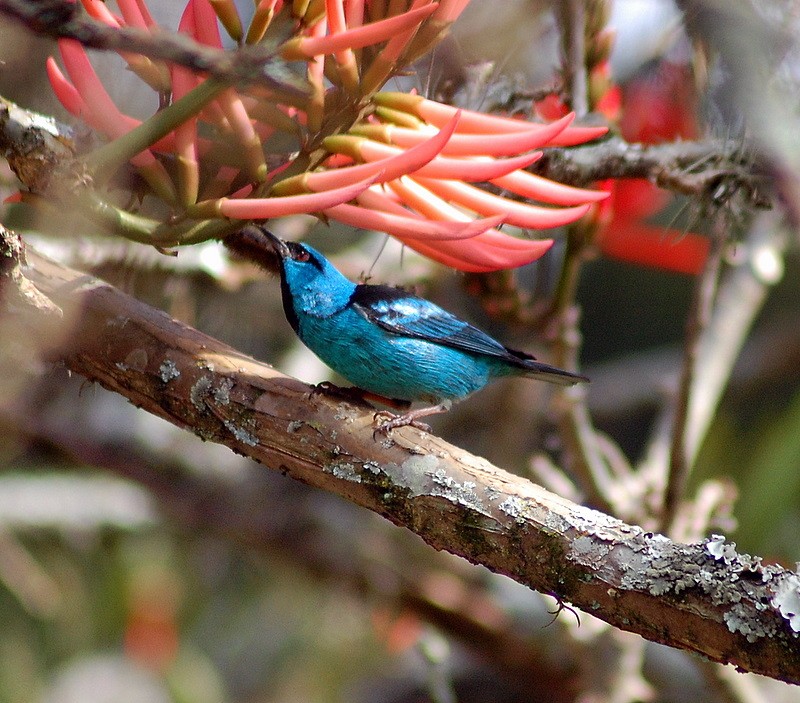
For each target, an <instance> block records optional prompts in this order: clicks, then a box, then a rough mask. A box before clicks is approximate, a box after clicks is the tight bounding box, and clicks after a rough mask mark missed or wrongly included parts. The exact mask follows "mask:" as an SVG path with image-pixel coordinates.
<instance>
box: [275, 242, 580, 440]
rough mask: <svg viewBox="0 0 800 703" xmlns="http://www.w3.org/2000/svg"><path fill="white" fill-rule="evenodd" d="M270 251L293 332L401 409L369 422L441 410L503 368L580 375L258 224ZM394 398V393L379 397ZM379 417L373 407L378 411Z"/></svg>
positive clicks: (537, 374)
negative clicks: (359, 279) (350, 273)
mask: <svg viewBox="0 0 800 703" xmlns="http://www.w3.org/2000/svg"><path fill="white" fill-rule="evenodd" d="M261 232H263V233H264V234H265V235H266V236H267V239H268V241H269V243H270V244H271V247H272V249H273V250H274V252H275V253H276V254H277V255H278V258H279V267H280V276H281V294H282V298H283V309H284V312H285V313H286V318H287V319H288V321H289V324H291V326H292V328H293V329H294V331H295V332H296V333H297V335H298V337H300V339H301V340H302V341H303V343H304V344H305V345H306V346H307V347H308V348H309V349H311V351H313V352H314V353H315V354H316V355H317V356H318V357H319V358H320V359H322V360H323V361H324V362H325V363H326V364H328V366H330V367H331V368H332V369H334V370H335V371H337V372H338V373H339V374H341V375H342V376H344V377H345V378H346V379H347V380H348V381H350V382H351V383H353V384H354V385H355V386H357V387H358V388H360V389H362V390H364V391H367V392H368V393H370V394H373V395H377V396H381V398H382V399H391V400H394V401H402V403H400V404H398V403H394V404H395V405H400V406H401V407H404V408H405V409H407V408H408V407H409V406H410V403H411V401H423V402H425V403H429V404H430V405H429V406H428V407H424V408H419V409H417V410H411V411H408V412H405V413H404V414H402V415H394V414H392V413H388V412H385V411H383V412H381V413H380V415H383V416H386V417H389V419H388V420H385V421H384V422H382V423H380V425H379V426H378V430H377V431H381V432H384V433H385V432H388V431H389V430H390V429H392V428H394V427H401V426H403V425H413V426H416V427H420V428H422V429H429V428H428V427H427V426H426V425H424V424H423V423H421V422H419V421H418V418H420V417H424V416H426V415H432V414H434V413H441V412H446V411H447V410H449V409H450V407H451V405H452V402H453V401H455V400H460V399H462V398H465V397H466V396H468V395H470V393H474V392H475V391H477V390H480V389H481V388H483V387H484V386H485V385H486V384H488V383H490V382H491V381H493V380H495V379H497V378H502V377H504V376H530V377H533V378H539V379H542V380H544V381H550V382H552V383H558V384H561V385H572V384H575V383H577V382H579V381H587V380H588V379H587V378H586V377H584V376H579V375H577V374H573V373H570V372H568V371H563V370H561V369H558V368H556V367H554V366H549V365H547V364H543V363H540V362H538V361H536V360H535V359H534V358H533V357H532V356H531V355H529V354H526V353H525V352H519V351H514V350H513V349H508V348H507V347H505V346H503V345H502V344H500V342H498V341H496V340H495V339H493V338H492V337H490V336H489V335H488V334H486V333H485V332H481V330H479V329H477V328H476V327H473V326H472V325H470V324H469V323H468V322H465V321H463V320H460V319H459V318H458V317H456V316H455V315H453V314H451V313H449V312H447V311H446V310H443V309H442V308H440V307H439V306H438V305H435V304H434V303H431V302H430V301H428V300H425V299H424V298H419V297H417V296H415V295H412V294H411V293H408V292H406V291H403V290H400V289H397V288H391V287H389V286H380V285H367V284H355V283H353V282H352V281H350V280H348V279H347V278H345V277H344V276H343V275H342V274H341V273H340V272H339V271H338V270H337V269H336V268H334V266H333V264H331V263H330V261H328V260H327V259H326V258H325V257H324V256H323V255H322V254H320V253H319V252H318V251H317V250H316V249H313V248H312V247H310V246H308V245H307V244H299V243H297V242H286V241H283V240H282V239H279V238H278V237H276V236H275V235H273V234H271V233H270V232H267V231H266V230H263V229H262V230H261ZM387 404H388V405H392V404H393V403H387ZM376 420H377V416H376Z"/></svg>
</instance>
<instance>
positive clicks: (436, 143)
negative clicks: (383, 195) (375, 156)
mask: <svg viewBox="0 0 800 703" xmlns="http://www.w3.org/2000/svg"><path fill="white" fill-rule="evenodd" d="M457 124H458V114H456V115H455V116H454V117H453V119H452V120H451V121H450V122H449V123H448V124H446V125H445V126H444V127H442V129H441V130H439V132H438V133H437V134H434V135H433V136H432V137H431V138H430V139H428V140H426V141H424V142H422V143H421V144H418V145H417V146H415V147H412V148H411V149H406V150H397V151H396V152H395V153H394V155H393V156H391V157H389V158H386V159H383V160H380V161H374V162H371V163H366V164H358V165H357V166H346V167H344V168H337V169H332V170H329V171H317V172H314V173H309V174H304V175H302V176H299V177H297V178H296V179H287V180H285V181H281V182H280V183H277V184H276V185H275V187H274V188H273V192H275V193H277V194H279V195H280V194H288V193H289V192H292V189H294V188H295V187H297V186H298V185H300V184H302V186H301V187H303V188H307V189H309V190H313V191H321V190H327V189H329V188H333V187H338V186H342V185H346V184H348V183H354V182H356V181H360V180H363V179H364V178H368V177H371V176H375V175H378V174H380V175H379V176H378V180H377V181H376V182H377V183H384V182H386V181H391V180H394V179H395V178H399V177H400V176H402V175H404V174H406V173H412V172H414V171H417V170H419V169H420V168H421V167H422V166H424V165H425V164H427V163H428V162H429V161H430V160H431V159H433V158H434V157H435V156H436V155H437V154H438V153H439V152H441V150H442V148H443V147H444V145H445V144H447V140H448V139H450V136H451V135H452V134H453V131H454V130H455V128H456V125H457Z"/></svg>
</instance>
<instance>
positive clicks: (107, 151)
mask: <svg viewBox="0 0 800 703" xmlns="http://www.w3.org/2000/svg"><path fill="white" fill-rule="evenodd" d="M227 87H228V84H227V83H223V82H222V81H219V80H216V79H215V78H209V79H208V80H206V81H204V82H203V83H201V84H200V85H198V86H197V87H196V88H194V89H193V90H191V91H189V92H188V93H186V95H184V96H183V97H182V98H181V99H180V100H178V101H176V102H174V103H172V105H170V106H169V107H166V108H164V109H163V110H161V111H160V112H157V113H156V114H155V115H153V116H152V117H150V118H149V119H147V120H145V121H144V122H142V124H140V125H139V126H138V127H136V128H135V129H132V130H131V131H130V132H128V133H127V134H124V135H123V136H121V137H120V138H119V139H115V140H114V141H112V142H109V143H108V144H105V145H104V146H101V147H100V148H99V149H95V150H94V151H93V152H91V153H89V154H87V155H86V156H85V157H84V158H83V162H84V164H85V165H86V166H87V168H88V169H89V171H90V172H91V173H93V174H94V176H95V178H99V177H102V176H103V175H106V174H108V173H111V172H113V171H115V170H116V169H117V168H119V167H120V166H121V165H122V164H124V163H126V162H127V161H130V159H131V158H133V157H134V156H136V154H138V153H140V152H142V151H144V150H145V149H147V148H148V147H149V146H150V145H151V144H153V143H154V142H157V141H158V140H159V139H161V138H162V137H165V136H166V135H167V134H169V133H170V132H171V131H172V130H174V129H175V128H176V127H177V126H178V125H181V124H183V123H184V122H186V120H188V119H190V118H192V117H194V116H195V115H197V113H198V112H200V110H202V109H203V108H204V107H205V106H206V105H208V103H210V102H211V101H212V100H213V99H214V98H215V97H217V95H219V94H220V93H221V92H222V91H223V90H225V89H226V88H227Z"/></svg>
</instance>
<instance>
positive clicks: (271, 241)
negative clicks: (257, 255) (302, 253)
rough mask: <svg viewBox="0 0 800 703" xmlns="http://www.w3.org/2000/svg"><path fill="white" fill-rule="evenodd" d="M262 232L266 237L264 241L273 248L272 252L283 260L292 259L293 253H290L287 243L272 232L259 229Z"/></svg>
mask: <svg viewBox="0 0 800 703" xmlns="http://www.w3.org/2000/svg"><path fill="white" fill-rule="evenodd" d="M258 229H259V230H260V232H261V233H262V234H263V235H264V239H265V241H266V243H267V244H268V245H269V246H271V247H272V250H273V251H274V252H275V253H276V254H277V255H278V256H279V257H281V259H290V258H291V257H292V255H291V252H290V251H289V247H288V246H286V242H284V241H283V240H282V239H280V238H279V237H276V236H275V235H274V234H272V232H270V231H269V230H267V229H264V228H263V227H259V228H258Z"/></svg>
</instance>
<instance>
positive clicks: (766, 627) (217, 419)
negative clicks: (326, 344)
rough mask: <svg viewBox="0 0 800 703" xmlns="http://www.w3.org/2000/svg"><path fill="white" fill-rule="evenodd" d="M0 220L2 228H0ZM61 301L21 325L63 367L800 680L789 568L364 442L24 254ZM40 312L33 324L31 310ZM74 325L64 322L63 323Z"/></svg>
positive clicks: (145, 309)
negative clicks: (54, 310)
mask: <svg viewBox="0 0 800 703" xmlns="http://www.w3.org/2000/svg"><path fill="white" fill-rule="evenodd" d="M10 236H11V235H10V233H6V238H8V237H10ZM28 261H29V265H30V267H29V269H28V272H27V275H28V276H29V278H30V280H31V281H32V282H33V284H34V285H36V287H37V288H38V289H39V290H40V291H42V292H43V293H44V294H46V295H48V296H49V297H51V298H52V299H53V300H54V302H55V303H56V304H58V305H59V306H60V307H61V308H62V309H63V310H64V313H65V314H64V318H63V321H62V322H60V323H59V325H60V327H59V330H60V332H61V335H60V338H61V339H65V338H66V337H67V333H68V341H66V342H63V343H61V344H59V345H57V346H55V342H54V340H55V339H57V338H59V335H54V333H53V327H52V325H53V321H52V316H49V315H42V314H40V313H32V314H31V315H29V316H26V317H25V318H23V319H18V318H16V317H14V318H7V319H6V320H4V324H3V327H4V329H3V330H2V334H3V335H7V334H17V332H16V331H15V329H14V326H17V327H18V326H19V325H20V324H22V325H24V326H25V327H26V329H27V331H29V332H31V331H32V332H31V334H35V333H36V331H37V330H39V331H41V334H42V337H41V338H40V339H39V344H40V345H41V347H49V348H50V352H49V356H50V358H53V359H58V360H60V361H61V362H63V363H64V364H65V365H66V366H67V367H68V368H70V369H71V370H73V371H75V372H77V373H80V374H82V375H84V376H86V377H87V378H89V379H92V380H95V381H97V382H99V383H101V384H102V385H103V386H105V387H107V388H109V389H111V390H113V391H116V392H118V393H121V394H122V395H124V396H125V397H127V398H128V399H129V400H130V401H131V402H133V403H134V404H136V405H138V406H141V407H142V408H144V409H145V410H147V411H149V412H152V413H154V414H156V415H158V416H160V417H162V418H164V419H166V420H168V421H170V422H172V423H174V424H176V425H178V426H180V427H184V428H186V429H189V430H190V431H192V432H195V433H196V434H198V435H199V436H201V437H202V438H204V439H207V440H209V441H214V442H217V443H220V444H223V445H226V446H228V447H230V448H231V449H233V450H234V451H236V452H238V453H241V454H244V455H247V456H250V457H252V458H254V459H255V460H257V461H259V462H261V463H263V464H264V465H265V466H268V467H271V468H274V469H277V470H280V471H282V472H284V473H286V474H288V475H289V476H292V477H293V478H296V479H298V480H300V481H303V482H305V483H308V484H310V485H313V486H317V487H319V488H323V489H325V490H328V491H331V492H333V493H336V494H338V495H340V496H342V497H344V498H346V499H348V500H350V501H352V502H354V503H356V504H358V505H361V506H363V507H366V508H368V509H370V510H373V511H375V512H377V513H378V514H380V515H382V516H384V517H386V518H387V519H389V520H391V521H392V522H394V523H395V524H397V525H402V526H405V527H408V528H409V529H411V530H413V531H414V532H416V533H417V534H419V535H420V536H421V537H422V538H423V539H424V540H425V541H427V542H428V543H429V544H430V545H431V546H433V547H435V548H436V549H446V550H448V551H451V552H453V553H456V554H459V555H461V556H463V557H465V558H466V559H468V560H470V561H472V562H475V563H480V564H484V565H485V566H487V567H489V568H490V569H492V570H494V571H497V572H498V573H502V574H506V575H508V576H510V577H511V578H513V579H515V580H517V581H519V582H521V583H523V584H526V585H528V586H530V587H531V588H534V589H536V590H539V591H541V592H545V593H554V594H557V595H558V596H559V597H560V598H562V599H564V600H566V601H568V602H571V603H573V604H575V605H576V606H577V607H580V608H583V609H585V610H587V611H588V612H591V613H592V614H594V615H596V616H598V617H600V618H602V619H604V620H606V621H607V622H609V623H611V624H613V625H615V626H616V627H619V628H620V629H624V630H630V631H632V632H636V633H638V634H640V635H642V636H643V637H645V638H647V639H651V640H654V641H657V642H662V643H664V644H669V645H671V646H674V647H679V648H682V649H688V650H691V651H696V652H700V653H702V654H704V655H705V656H706V657H708V658H710V659H712V660H714V661H719V662H732V663H734V664H736V665H737V666H738V667H740V668H742V669H744V670H747V671H754V672H758V673H762V674H765V675H767V676H772V677H774V678H778V679H780V680H783V681H789V682H794V683H800V647H798V646H797V643H798V633H797V630H800V623H798V622H797V615H796V612H797V609H796V608H795V607H794V603H796V602H797V598H798V590H799V589H800V578H798V576H797V575H796V574H794V573H792V572H788V571H786V570H785V569H782V568H781V567H778V566H765V565H763V564H761V562H760V560H759V559H756V558H752V557H749V556H747V555H742V554H738V553H737V552H736V551H735V548H734V547H733V546H732V545H730V544H726V543H725V542H724V541H723V540H722V538H712V539H711V540H708V541H706V542H703V543H699V544H693V545H683V544H678V543H675V542H672V541H670V540H668V539H667V538H665V537H662V536H660V535H654V534H652V533H646V532H644V531H643V530H642V529H641V528H638V527H635V526H631V525H626V524H625V523H623V522H621V521H619V520H616V519H614V518H612V517H609V516H606V515H603V514H602V513H599V512H597V511H593V510H589V509H586V508H584V507H582V506H579V505H575V504H573V503H570V502H569V501H567V500H564V499H562V498H559V497H558V496H556V495H553V494H550V493H548V492H547V491H545V490H544V489H542V488H540V487H539V486H536V485H534V484H531V483H530V482H528V481H526V480H524V479H522V478H520V477H518V476H514V475H512V474H509V473H507V472H505V471H502V470H501V469H498V468H496V467H494V466H492V465H490V464H489V463H488V462H486V461H484V460H482V459H480V458H478V457H474V456H471V455H469V454H467V453H466V452H464V451H463V450H460V449H458V448H457V447H453V446H451V445H449V444H447V443H446V442H444V441H442V440H440V439H438V438H436V437H433V436H431V435H428V434H425V433H421V432H419V431H417V430H414V429H409V428H402V429H400V430H397V431H395V432H394V433H393V435H392V439H385V440H382V441H380V442H375V441H374V440H373V436H372V435H373V431H372V411H371V410H369V409H368V408H366V407H359V406H355V405H352V404H350V403H346V402H343V401H341V400H339V399H336V398H331V397H329V396H326V395H322V394H319V393H317V394H313V393H311V394H310V393H309V390H310V389H309V387H308V386H306V385H304V384H302V383H300V382H299V381H296V380H294V379H291V378H288V377H286V376H283V375H281V374H280V373H278V372H277V371H275V370H274V369H272V368H271V367H269V366H267V365H265V364H262V363H259V362H257V361H255V360H253V359H251V358H248V357H246V356H244V355H242V354H240V353H239V352H237V351H235V350H234V349H231V348H230V347H227V346H226V345H224V344H221V343H220V342H218V341H217V340H215V339H213V338H211V337H208V336H206V335H203V334H201V333H200V332H197V331H196V330H193V329H191V328H189V327H187V326H185V325H183V324H180V323H178V322H176V321H174V320H172V319H170V318H169V317H168V316H167V315H165V314H164V313H163V312H161V311H156V310H154V309H152V308H150V307H149V306H147V305H144V304H143V303H140V302H138V301H136V300H134V299H133V298H131V297H129V296H127V295H124V294H122V293H121V292H119V291H118V290H116V289H114V288H113V287H112V286H110V285H107V284H104V283H102V282H100V281H97V280H95V279H92V278H91V277H89V276H86V275H84V274H81V273H78V272H76V271H71V270H69V269H66V268H64V267H62V266H60V265H58V264H55V263H53V262H51V261H48V260H47V259H45V258H43V257H41V256H39V255H37V254H35V253H33V252H31V251H29V252H28ZM43 317H46V318H47V322H46V323H42V324H41V325H40V322H41V319H42V318H43ZM70 324H71V326H70Z"/></svg>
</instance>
